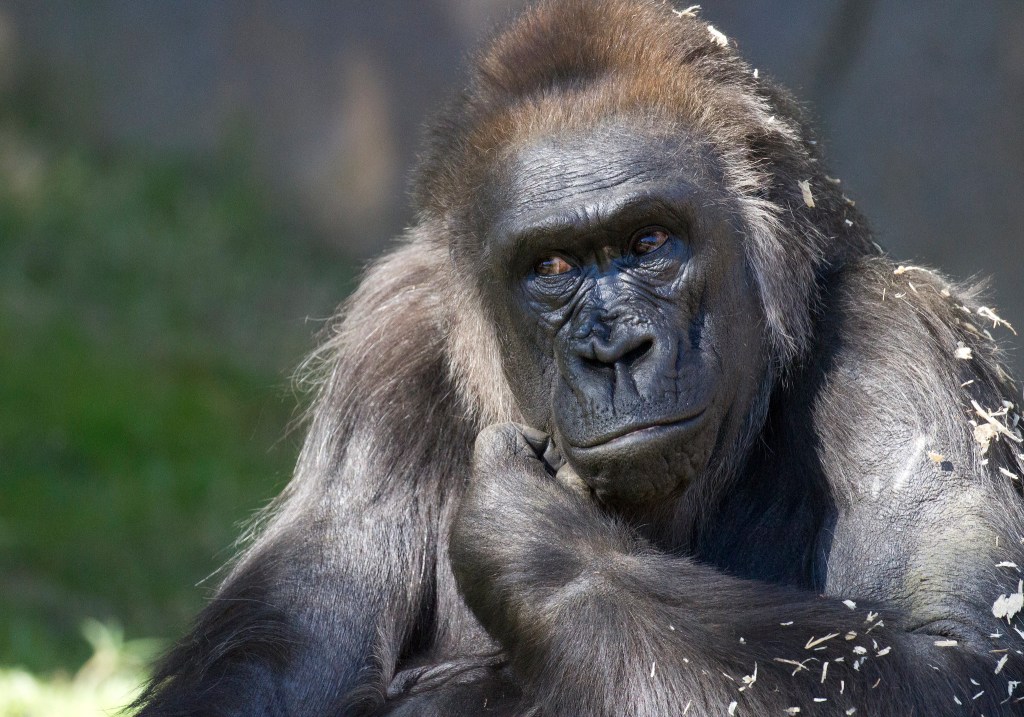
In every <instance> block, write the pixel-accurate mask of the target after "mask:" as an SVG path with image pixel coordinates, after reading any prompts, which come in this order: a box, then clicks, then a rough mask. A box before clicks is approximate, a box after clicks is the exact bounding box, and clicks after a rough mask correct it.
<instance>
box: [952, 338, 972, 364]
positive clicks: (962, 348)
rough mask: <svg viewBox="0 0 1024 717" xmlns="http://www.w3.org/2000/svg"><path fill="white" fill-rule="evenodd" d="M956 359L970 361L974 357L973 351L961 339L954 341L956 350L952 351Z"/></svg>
mask: <svg viewBox="0 0 1024 717" xmlns="http://www.w3.org/2000/svg"><path fill="white" fill-rule="evenodd" d="M953 355H954V356H956V357H957V358H958V359H960V360H962V361H970V360H971V359H972V358H974V352H973V351H971V347H970V346H968V345H967V344H965V343H964V342H963V341H957V342H956V351H955V352H954V353H953Z"/></svg>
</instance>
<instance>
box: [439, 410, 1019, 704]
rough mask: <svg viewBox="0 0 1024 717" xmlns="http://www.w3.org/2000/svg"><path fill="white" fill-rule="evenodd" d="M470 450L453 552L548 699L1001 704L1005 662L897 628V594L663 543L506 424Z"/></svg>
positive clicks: (479, 602) (485, 614)
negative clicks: (848, 601)
mask: <svg viewBox="0 0 1024 717" xmlns="http://www.w3.org/2000/svg"><path fill="white" fill-rule="evenodd" d="M477 450H478V456H477V460H476V468H475V478H474V484H473V486H472V488H471V491H470V494H469V495H468V496H467V498H466V501H465V503H464V505H463V508H462V511H461V512H460V515H459V518H458V520H457V522H456V526H455V530H454V532H453V536H452V557H453V560H454V563H455V566H456V572H457V576H458V578H459V582H460V587H461V588H462V589H463V592H464V594H465V596H466V599H467V601H468V603H469V604H470V606H471V607H472V608H473V610H474V612H475V613H476V614H477V616H478V617H479V618H480V619H481V621H482V622H483V623H484V625H485V626H486V627H487V628H488V629H489V630H490V631H491V632H492V634H494V635H495V636H496V637H497V638H498V639H499V640H500V641H501V643H502V645H503V646H504V647H505V648H506V649H507V650H508V652H509V655H510V659H511V662H512V665H513V667H514V668H515V669H516V670H517V672H518V674H520V676H521V677H522V679H523V680H524V682H525V684H526V685H527V692H528V693H529V694H531V695H532V698H533V699H534V700H535V701H536V704H538V705H544V706H545V708H546V709H545V714H552V715H561V714H588V715H621V714H634V715H662V714H680V713H682V712H683V711H684V710H686V709H687V706H688V705H689V706H690V708H692V709H693V711H694V714H719V713H724V712H725V710H727V709H728V706H729V704H730V703H731V702H734V701H735V702H737V703H738V706H745V707H746V710H745V711H744V712H743V713H744V714H751V713H753V714H764V713H766V712H762V710H772V711H774V712H771V713H784V712H783V710H786V709H789V708H792V707H799V708H800V710H801V713H802V714H808V713H810V714H814V713H815V711H816V710H817V711H820V712H821V713H823V714H834V713H836V709H837V708H840V707H841V708H842V710H843V711H845V710H847V709H850V708H860V709H861V710H862V713H863V710H866V711H867V713H868V714H874V713H876V712H877V710H878V709H882V708H884V709H885V710H886V711H887V712H886V713H892V714H921V715H925V714H927V715H942V714H960V713H962V706H961V705H963V704H968V703H970V702H971V700H972V698H975V699H974V702H973V704H974V706H976V707H978V709H980V710H981V711H982V712H985V713H987V714H999V713H1000V712H999V709H1000V708H999V707H998V706H997V705H998V704H999V702H1000V701H1001V700H1002V699H1004V698H1005V697H1006V689H1007V688H1006V684H1007V683H1006V680H1007V679H1012V677H1013V675H1012V674H1010V675H1009V676H1008V675H1006V674H1003V675H1000V676H997V675H996V673H995V672H994V667H995V666H996V664H997V659H998V656H997V658H996V659H992V658H991V657H990V656H988V655H984V654H982V653H981V652H979V653H977V654H976V653H972V652H970V649H971V647H970V646H967V645H963V644H959V643H956V641H950V640H949V639H948V638H949V636H948V635H931V634H917V633H911V632H907V631H906V630H905V629H904V628H903V626H902V625H901V619H900V617H899V616H898V615H896V614H894V613H893V611H891V610H886V611H884V612H883V613H882V614H878V613H874V612H872V611H871V610H870V609H869V607H867V606H865V605H860V606H857V607H855V608H853V609H851V608H850V607H849V606H847V605H845V604H843V603H842V602H840V601H839V600H833V599H827V598H822V597H819V596H816V595H812V594H810V593H807V592H803V591H798V590H794V589H788V588H784V587H780V586H777V585H770V584H765V583H759V582H755V581H750V580H745V579H740V578H735V577H731V576H728V575H725V574H724V573H722V572H720V571H719V570H716V569H715V568H712V567H709V566H705V565H702V564H700V563H698V562H696V561H694V560H693V559H691V558H685V557H674V556H670V555H667V554H664V553H661V552H659V551H657V550H655V549H653V548H652V547H651V546H650V545H649V544H647V543H646V542H645V541H643V540H642V539H640V538H638V537H637V536H636V535H635V534H634V533H633V532H632V531H630V530H629V529H628V528H627V527H626V526H624V525H621V524H619V523H617V522H615V521H614V520H612V519H611V518H609V517H608V516H607V515H605V514H604V513H603V512H602V511H601V510H600V509H598V508H597V506H596V505H595V504H594V503H592V502H590V501H587V500H586V499H583V498H580V497H579V496H577V495H573V494H572V493H571V492H570V491H567V490H565V489H564V488H563V487H562V486H560V485H558V484H557V483H556V482H555V481H554V480H553V479H551V478H550V477H549V476H548V475H546V474H545V473H544V471H543V468H542V465H541V463H540V461H539V460H538V459H537V457H536V456H535V455H533V452H532V448H531V446H530V445H529V444H528V443H527V442H526V441H525V440H523V439H522V437H521V435H520V434H519V432H518V430H517V429H515V428H513V427H512V426H501V427H493V428H491V429H489V430H488V431H486V432H485V433H484V434H482V435H481V438H480V439H479V440H478V442H477ZM937 643H938V644H937ZM954 643H956V644H954ZM741 688H742V689H741ZM954 698H956V699H959V700H960V703H959V704H958V703H957V702H956V701H955V700H954ZM815 700H818V701H815ZM986 710H987V711H986Z"/></svg>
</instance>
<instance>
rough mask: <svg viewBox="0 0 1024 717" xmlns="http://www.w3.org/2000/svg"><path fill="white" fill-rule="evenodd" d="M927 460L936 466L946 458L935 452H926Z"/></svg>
mask: <svg viewBox="0 0 1024 717" xmlns="http://www.w3.org/2000/svg"><path fill="white" fill-rule="evenodd" d="M928 458H929V459H930V460H931V462H932V463H938V464H941V463H942V462H943V461H945V460H946V457H945V456H944V455H942V454H941V453H936V452H935V451H928Z"/></svg>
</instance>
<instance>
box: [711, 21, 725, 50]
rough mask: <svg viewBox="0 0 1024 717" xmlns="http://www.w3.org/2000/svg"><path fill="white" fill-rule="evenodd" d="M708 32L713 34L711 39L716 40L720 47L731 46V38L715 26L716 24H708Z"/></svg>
mask: <svg viewBox="0 0 1024 717" xmlns="http://www.w3.org/2000/svg"><path fill="white" fill-rule="evenodd" d="M708 33H709V34H710V35H711V39H712V40H714V41H715V42H716V43H717V44H718V45H719V47H729V38H728V37H726V36H725V34H724V33H723V32H722V31H721V30H718V29H717V28H715V26H714V25H708Z"/></svg>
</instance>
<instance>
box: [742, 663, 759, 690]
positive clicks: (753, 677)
mask: <svg viewBox="0 0 1024 717" xmlns="http://www.w3.org/2000/svg"><path fill="white" fill-rule="evenodd" d="M740 682H742V683H743V686H742V687H740V692H743V691H744V690H748V689H750V688H751V687H753V686H754V683H755V682H757V663H756V662H755V663H754V672H753V673H752V674H749V675H743V677H741V678H740Z"/></svg>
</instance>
